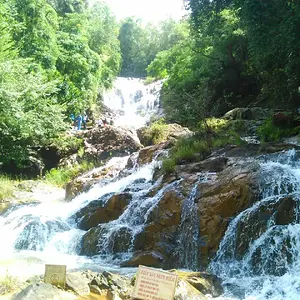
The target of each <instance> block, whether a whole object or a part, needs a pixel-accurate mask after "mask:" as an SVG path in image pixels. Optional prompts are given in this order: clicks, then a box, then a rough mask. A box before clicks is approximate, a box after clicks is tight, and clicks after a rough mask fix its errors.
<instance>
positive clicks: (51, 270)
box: [44, 265, 67, 288]
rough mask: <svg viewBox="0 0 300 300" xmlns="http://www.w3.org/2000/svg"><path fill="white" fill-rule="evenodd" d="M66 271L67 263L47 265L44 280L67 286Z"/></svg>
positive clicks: (62, 286) (63, 286)
mask: <svg viewBox="0 0 300 300" xmlns="http://www.w3.org/2000/svg"><path fill="white" fill-rule="evenodd" d="M66 273H67V266H65V265H46V267H45V276H44V282H45V283H50V284H52V285H55V286H59V287H61V288H65V285H66Z"/></svg>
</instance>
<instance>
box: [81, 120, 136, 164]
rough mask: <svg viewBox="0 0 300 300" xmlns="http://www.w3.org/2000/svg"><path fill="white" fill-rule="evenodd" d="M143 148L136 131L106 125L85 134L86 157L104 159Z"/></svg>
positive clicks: (93, 159) (94, 159)
mask: <svg viewBox="0 0 300 300" xmlns="http://www.w3.org/2000/svg"><path fill="white" fill-rule="evenodd" d="M141 148H142V145H141V144H140V142H139V139H138V137H137V136H136V135H135V132H134V131H131V130H130V129H125V128H121V127H113V126H104V127H101V128H94V129H92V130H89V131H88V132H87V133H86V134H85V155H84V156H85V158H87V159H88V160H91V161H102V160H105V159H107V158H110V157H113V156H119V157H120V156H126V155H128V154H131V153H133V152H136V151H138V150H139V149H141Z"/></svg>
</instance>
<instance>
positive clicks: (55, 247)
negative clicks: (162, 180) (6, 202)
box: [0, 157, 154, 277]
mask: <svg viewBox="0 0 300 300" xmlns="http://www.w3.org/2000/svg"><path fill="white" fill-rule="evenodd" d="M127 160H128V157H124V158H118V159H112V162H109V164H110V165H113V164H117V165H118V168H120V165H121V166H123V167H125V164H126V162H127ZM153 166H154V165H153V164H150V165H147V166H145V167H143V168H140V169H137V170H135V171H133V172H132V173H131V174H129V175H128V176H125V177H121V178H117V174H116V177H115V178H112V179H111V181H110V182H108V183H107V182H106V183H105V184H104V185H103V184H102V183H101V181H100V182H99V183H98V184H95V185H94V186H93V188H92V189H91V190H89V191H88V192H87V193H83V194H80V195H79V196H77V197H76V198H75V199H74V200H73V201H71V202H69V203H66V202H64V201H62V199H61V201H59V200H55V201H53V200H52V199H47V198H44V199H41V203H39V204H27V205H19V206H14V207H12V208H10V209H8V210H7V211H6V212H5V213H4V214H3V215H1V216H0V237H1V239H2V241H3V243H2V247H1V256H0V270H1V272H2V275H4V274H5V273H6V271H8V272H9V274H14V275H18V276H20V275H23V276H24V277H26V276H29V275H32V274H41V273H43V270H44V264H45V263H49V264H66V265H67V267H68V269H69V270H70V269H83V268H91V269H97V270H100V269H106V270H111V269H112V270H118V266H117V265H112V264H106V261H104V260H101V259H99V258H98V259H97V258H94V259H91V258H88V257H84V256H79V255H78V254H77V252H78V251H77V249H78V246H79V244H80V241H81V237H82V236H83V234H84V233H85V231H83V230H79V229H78V228H77V226H76V224H75V222H74V218H72V216H73V215H74V214H75V213H76V212H77V211H78V210H80V209H81V208H82V207H84V206H86V205H87V204H89V203H90V202H91V201H93V200H95V199H98V198H100V197H101V196H103V195H104V194H107V193H119V192H122V191H123V190H124V189H126V188H128V187H133V186H134V182H135V181H136V180H137V179H141V178H142V179H143V181H144V182H145V187H144V188H145V189H146V190H147V189H149V182H150V180H151V179H152V173H153ZM147 183H148V186H147ZM148 201H149V200H148ZM149 209H150V207H149ZM123 218H124V217H123Z"/></svg>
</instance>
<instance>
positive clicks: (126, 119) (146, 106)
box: [104, 77, 162, 128]
mask: <svg viewBox="0 0 300 300" xmlns="http://www.w3.org/2000/svg"><path fill="white" fill-rule="evenodd" d="M161 87H162V81H158V82H155V83H151V84H148V85H145V84H144V80H142V79H138V78H123V77H119V78H117V79H116V81H115V83H114V86H113V88H112V90H111V91H109V92H107V93H105V94H104V104H105V105H106V106H108V107H109V108H111V109H112V110H113V111H114V112H115V113H117V115H118V118H117V120H116V122H115V125H117V126H129V127H133V128H140V127H142V126H144V125H145V124H146V123H147V122H148V121H149V120H150V118H151V116H153V115H154V114H155V113H157V111H158V109H159V96H160V90H161Z"/></svg>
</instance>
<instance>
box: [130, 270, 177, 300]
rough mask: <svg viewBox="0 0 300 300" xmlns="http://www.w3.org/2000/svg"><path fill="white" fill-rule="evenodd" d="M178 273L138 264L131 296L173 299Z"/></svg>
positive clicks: (149, 299) (154, 299)
mask: <svg viewBox="0 0 300 300" xmlns="http://www.w3.org/2000/svg"><path fill="white" fill-rule="evenodd" d="M177 278H178V275H177V274H174V273H170V272H166V271H160V270H157V269H153V268H148V267H144V266H139V270H138V273H137V276H136V281H135V286H134V291H133V298H136V299H141V300H173V299H174V294H175V289H176V283H177Z"/></svg>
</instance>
